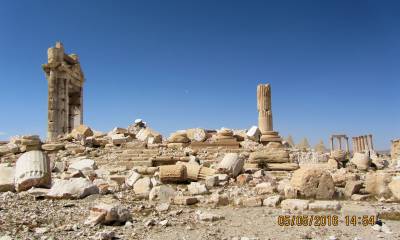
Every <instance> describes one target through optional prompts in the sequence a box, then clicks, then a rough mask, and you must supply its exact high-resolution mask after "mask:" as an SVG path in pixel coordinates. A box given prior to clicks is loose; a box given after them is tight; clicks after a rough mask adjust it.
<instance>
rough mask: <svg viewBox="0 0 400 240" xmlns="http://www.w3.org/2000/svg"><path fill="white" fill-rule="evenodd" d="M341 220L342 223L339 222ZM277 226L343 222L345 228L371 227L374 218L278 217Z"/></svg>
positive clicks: (322, 225) (325, 224)
mask: <svg viewBox="0 0 400 240" xmlns="http://www.w3.org/2000/svg"><path fill="white" fill-rule="evenodd" d="M340 220H342V221H340ZM277 221H278V225H279V226H287V227H288V226H316V227H318V226H321V227H325V226H339V222H343V223H344V225H345V226H373V225H374V224H375V222H376V217H375V216H369V215H363V216H347V215H346V216H344V218H343V216H338V215H279V216H278V218H277Z"/></svg>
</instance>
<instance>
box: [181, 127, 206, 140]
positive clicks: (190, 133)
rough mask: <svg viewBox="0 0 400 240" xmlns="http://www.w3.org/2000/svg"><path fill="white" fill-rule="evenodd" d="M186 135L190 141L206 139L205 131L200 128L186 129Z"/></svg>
mask: <svg viewBox="0 0 400 240" xmlns="http://www.w3.org/2000/svg"><path fill="white" fill-rule="evenodd" d="M186 135H187V137H188V138H189V140H190V141H192V142H204V141H205V140H206V139H207V132H206V130H204V129H202V128H191V129H188V130H186Z"/></svg>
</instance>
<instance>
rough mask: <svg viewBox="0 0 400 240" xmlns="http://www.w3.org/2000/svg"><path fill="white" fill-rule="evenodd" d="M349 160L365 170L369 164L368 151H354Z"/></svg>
mask: <svg viewBox="0 0 400 240" xmlns="http://www.w3.org/2000/svg"><path fill="white" fill-rule="evenodd" d="M350 162H351V163H353V164H355V165H356V166H357V169H359V170H363V171H366V170H368V167H369V165H370V164H371V159H370V158H369V155H368V153H360V152H356V153H354V155H353V158H352V159H351V160H350Z"/></svg>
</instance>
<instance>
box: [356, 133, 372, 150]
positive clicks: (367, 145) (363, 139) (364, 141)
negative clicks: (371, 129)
mask: <svg viewBox="0 0 400 240" xmlns="http://www.w3.org/2000/svg"><path fill="white" fill-rule="evenodd" d="M352 141H353V153H356V152H367V151H374V145H373V143H372V134H369V135H363V136H357V137H353V138H352Z"/></svg>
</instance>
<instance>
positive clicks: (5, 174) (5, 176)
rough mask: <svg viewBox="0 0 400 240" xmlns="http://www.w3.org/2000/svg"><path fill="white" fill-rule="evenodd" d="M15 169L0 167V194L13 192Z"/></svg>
mask: <svg viewBox="0 0 400 240" xmlns="http://www.w3.org/2000/svg"><path fill="white" fill-rule="evenodd" d="M14 175H15V169H14V168H13V167H6V166H0V192H7V191H11V192H13V191H14V189H15V187H14Z"/></svg>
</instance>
